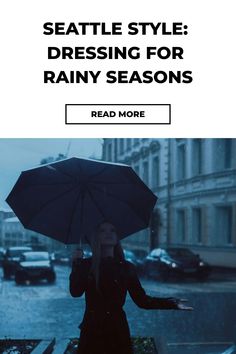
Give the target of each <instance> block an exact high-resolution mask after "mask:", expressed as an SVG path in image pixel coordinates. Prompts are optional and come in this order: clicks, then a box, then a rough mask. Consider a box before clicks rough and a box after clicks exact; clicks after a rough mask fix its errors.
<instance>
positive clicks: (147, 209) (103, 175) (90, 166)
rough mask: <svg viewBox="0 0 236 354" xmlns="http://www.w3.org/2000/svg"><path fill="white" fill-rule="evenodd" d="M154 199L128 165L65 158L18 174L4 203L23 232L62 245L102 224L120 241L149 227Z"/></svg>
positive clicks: (71, 242)
mask: <svg viewBox="0 0 236 354" xmlns="http://www.w3.org/2000/svg"><path fill="white" fill-rule="evenodd" d="M156 200H157V197H156V196H155V195H154V194H153V193H152V192H151V190H150V189H149V188H148V187H147V186H146V185H145V184H144V183H143V181H142V180H141V179H140V178H139V177H138V176H137V174H136V173H135V172H134V171H133V169H132V168H131V167H130V166H127V165H122V164H114V163H108V162H100V161H96V160H90V159H82V158H76V157H73V158H70V159H66V160H62V161H59V162H55V163H51V164H47V165H43V166H40V167H37V168H34V169H31V170H27V171H23V172H22V173H21V175H20V177H19V178H18V180H17V182H16V184H15V186H14V187H13V189H12V191H11V192H10V194H9V196H8V197H7V199H6V201H7V203H8V204H9V205H10V207H11V208H12V209H13V211H14V212H15V214H16V215H17V216H18V218H19V220H20V221H21V223H22V224H23V225H24V227H25V228H27V229H30V230H33V231H36V232H39V233H41V234H44V235H46V236H49V237H51V238H53V239H55V240H58V241H60V242H63V243H65V244H76V243H79V242H80V240H82V241H85V240H86V239H87V240H90V237H92V235H93V234H94V231H95V230H96V228H97V227H98V225H99V224H100V223H102V222H103V221H109V222H111V223H112V224H114V226H115V227H116V228H117V232H118V235H119V236H120V238H124V237H126V236H128V235H130V234H133V233H135V232H137V231H140V230H142V229H144V228H146V227H148V224H149V219H150V215H151V212H152V210H153V208H154V205H155V203H156Z"/></svg>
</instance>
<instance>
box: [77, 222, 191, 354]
mask: <svg viewBox="0 0 236 354" xmlns="http://www.w3.org/2000/svg"><path fill="white" fill-rule="evenodd" d="M91 248H92V253H93V256H92V258H87V259H82V257H83V253H82V251H77V252H76V253H75V254H74V256H73V265H72V272H71V274H70V293H71V295H72V296H73V297H78V296H81V295H82V294H83V293H84V292H85V300H86V309H85V314H84V318H83V321H82V323H81V325H80V329H81V334H80V344H79V353H82V354H105V353H106V354H111V353H112V354H121V353H122V354H132V353H133V350H132V345H131V340H130V332H129V327H128V323H127V320H126V315H125V312H124V311H123V308H122V307H123V305H124V303H125V298H126V294H127V291H128V292H129V294H130V296H131V298H132V299H133V301H134V302H135V303H136V305H137V306H139V307H141V308H144V309H177V310H192V308H191V307H188V306H185V305H184V303H183V300H178V299H174V298H167V299H163V298H156V297H151V296H148V295H146V293H145V291H144V289H143V288H142V286H141V284H140V282H139V279H138V277H137V274H136V270H135V266H134V265H133V264H131V263H130V262H128V261H126V260H125V259H124V254H123V251H122V248H121V246H120V243H119V241H118V236H117V232H116V229H115V227H114V225H112V224H111V223H109V222H104V223H102V224H101V225H100V226H99V228H98V232H97V235H96V237H94V239H93V242H91Z"/></svg>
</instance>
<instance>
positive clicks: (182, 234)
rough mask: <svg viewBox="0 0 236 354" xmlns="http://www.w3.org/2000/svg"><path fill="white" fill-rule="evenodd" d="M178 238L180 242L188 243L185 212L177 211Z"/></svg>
mask: <svg viewBox="0 0 236 354" xmlns="http://www.w3.org/2000/svg"><path fill="white" fill-rule="evenodd" d="M176 230H177V235H176V236H177V237H176V239H178V240H179V242H185V241H186V230H185V210H177V229H176Z"/></svg>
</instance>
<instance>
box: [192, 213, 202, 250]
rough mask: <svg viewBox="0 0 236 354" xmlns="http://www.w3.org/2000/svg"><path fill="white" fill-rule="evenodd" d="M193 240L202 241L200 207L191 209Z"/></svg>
mask: <svg viewBox="0 0 236 354" xmlns="http://www.w3.org/2000/svg"><path fill="white" fill-rule="evenodd" d="M192 225H193V241H194V242H196V243H202V209H201V208H194V209H193V223H192Z"/></svg>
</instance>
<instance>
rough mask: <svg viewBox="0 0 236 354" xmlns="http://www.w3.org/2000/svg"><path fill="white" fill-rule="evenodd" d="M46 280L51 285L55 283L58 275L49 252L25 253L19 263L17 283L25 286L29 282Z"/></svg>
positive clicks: (16, 274)
mask: <svg viewBox="0 0 236 354" xmlns="http://www.w3.org/2000/svg"><path fill="white" fill-rule="evenodd" d="M42 279H46V280H47V281H48V282H49V283H54V282H55V280H56V273H55V271H54V268H53V265H52V262H51V259H50V255H49V253H48V252H24V253H23V254H22V255H21V258H20V261H19V263H18V266H17V269H16V273H15V281H16V283H17V284H23V283H25V282H26V281H27V280H29V281H39V280H42Z"/></svg>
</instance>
